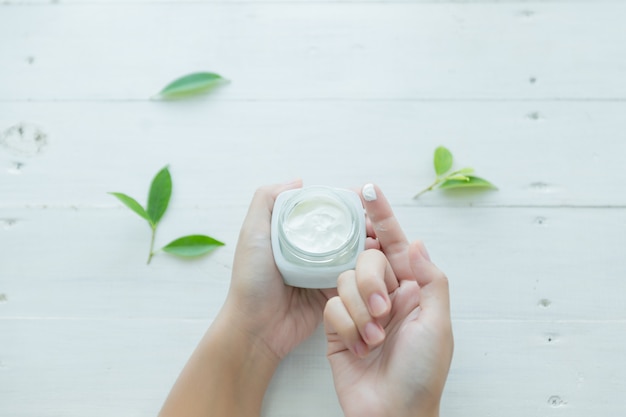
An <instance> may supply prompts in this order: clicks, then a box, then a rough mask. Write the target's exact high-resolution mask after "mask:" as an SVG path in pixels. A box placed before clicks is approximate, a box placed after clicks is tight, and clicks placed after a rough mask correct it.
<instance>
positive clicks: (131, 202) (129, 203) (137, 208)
mask: <svg viewBox="0 0 626 417" xmlns="http://www.w3.org/2000/svg"><path fill="white" fill-rule="evenodd" d="M109 194H111V195H112V196H115V197H117V198H118V200H120V201H121V202H122V203H124V204H125V205H126V207H128V208H129V209H131V210H132V211H134V212H135V213H137V214H139V215H140V216H141V217H143V218H144V219H146V220H148V221H150V218H149V217H148V213H146V210H144V208H143V207H142V205H141V204H139V203H138V202H137V200H135V199H134V198H132V197H130V196H127V195H126V194H122V193H109Z"/></svg>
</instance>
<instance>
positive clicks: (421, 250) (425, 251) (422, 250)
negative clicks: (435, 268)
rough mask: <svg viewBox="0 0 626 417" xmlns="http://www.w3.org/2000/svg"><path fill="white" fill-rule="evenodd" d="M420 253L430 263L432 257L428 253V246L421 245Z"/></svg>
mask: <svg viewBox="0 0 626 417" xmlns="http://www.w3.org/2000/svg"><path fill="white" fill-rule="evenodd" d="M420 253H421V254H422V256H423V257H424V258H426V259H428V261H430V255H429V254H428V251H427V250H426V246H424V245H420Z"/></svg>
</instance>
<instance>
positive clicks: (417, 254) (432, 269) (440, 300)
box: [409, 241, 450, 318]
mask: <svg viewBox="0 0 626 417" xmlns="http://www.w3.org/2000/svg"><path fill="white" fill-rule="evenodd" d="M409 260H410V263H411V270H412V271H413V275H414V276H415V280H416V281H417V283H418V285H419V286H420V287H421V301H420V305H421V307H422V308H423V309H424V310H425V311H433V312H434V313H435V314H438V315H440V316H442V317H444V318H445V317H449V316H450V289H449V283H448V278H447V277H446V275H445V274H444V273H443V272H442V271H441V270H440V269H439V268H437V266H435V264H433V263H432V262H431V261H430V258H429V256H428V252H426V248H425V247H424V245H423V244H422V242H420V241H415V242H412V243H411V245H410V246H409Z"/></svg>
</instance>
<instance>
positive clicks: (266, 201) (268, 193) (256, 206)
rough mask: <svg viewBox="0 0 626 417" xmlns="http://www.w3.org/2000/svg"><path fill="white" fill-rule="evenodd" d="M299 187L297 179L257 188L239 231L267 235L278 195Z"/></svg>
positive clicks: (299, 181)
mask: <svg viewBox="0 0 626 417" xmlns="http://www.w3.org/2000/svg"><path fill="white" fill-rule="evenodd" d="M300 187H302V180H299V179H298V180H295V181H291V182H288V183H285V184H274V185H266V186H264V187H260V188H258V189H257V190H256V192H255V193H254V197H253V198H252V202H251V203H250V207H249V209H248V214H246V218H245V219H244V222H243V226H242V228H241V231H242V232H248V233H252V234H254V233H255V232H263V233H269V228H270V219H271V217H272V209H273V207H274V201H275V200H276V197H278V194H280V193H281V192H283V191H287V190H291V189H294V188H300Z"/></svg>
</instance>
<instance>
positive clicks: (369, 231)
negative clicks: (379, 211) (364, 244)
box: [365, 217, 376, 239]
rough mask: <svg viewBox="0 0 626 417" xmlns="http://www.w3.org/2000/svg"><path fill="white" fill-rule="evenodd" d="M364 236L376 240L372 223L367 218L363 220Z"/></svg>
mask: <svg viewBox="0 0 626 417" xmlns="http://www.w3.org/2000/svg"><path fill="white" fill-rule="evenodd" d="M365 232H366V233H365V235H366V236H367V237H371V238H374V239H376V232H375V231H374V225H373V224H372V221H371V220H370V218H369V217H366V218H365Z"/></svg>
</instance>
